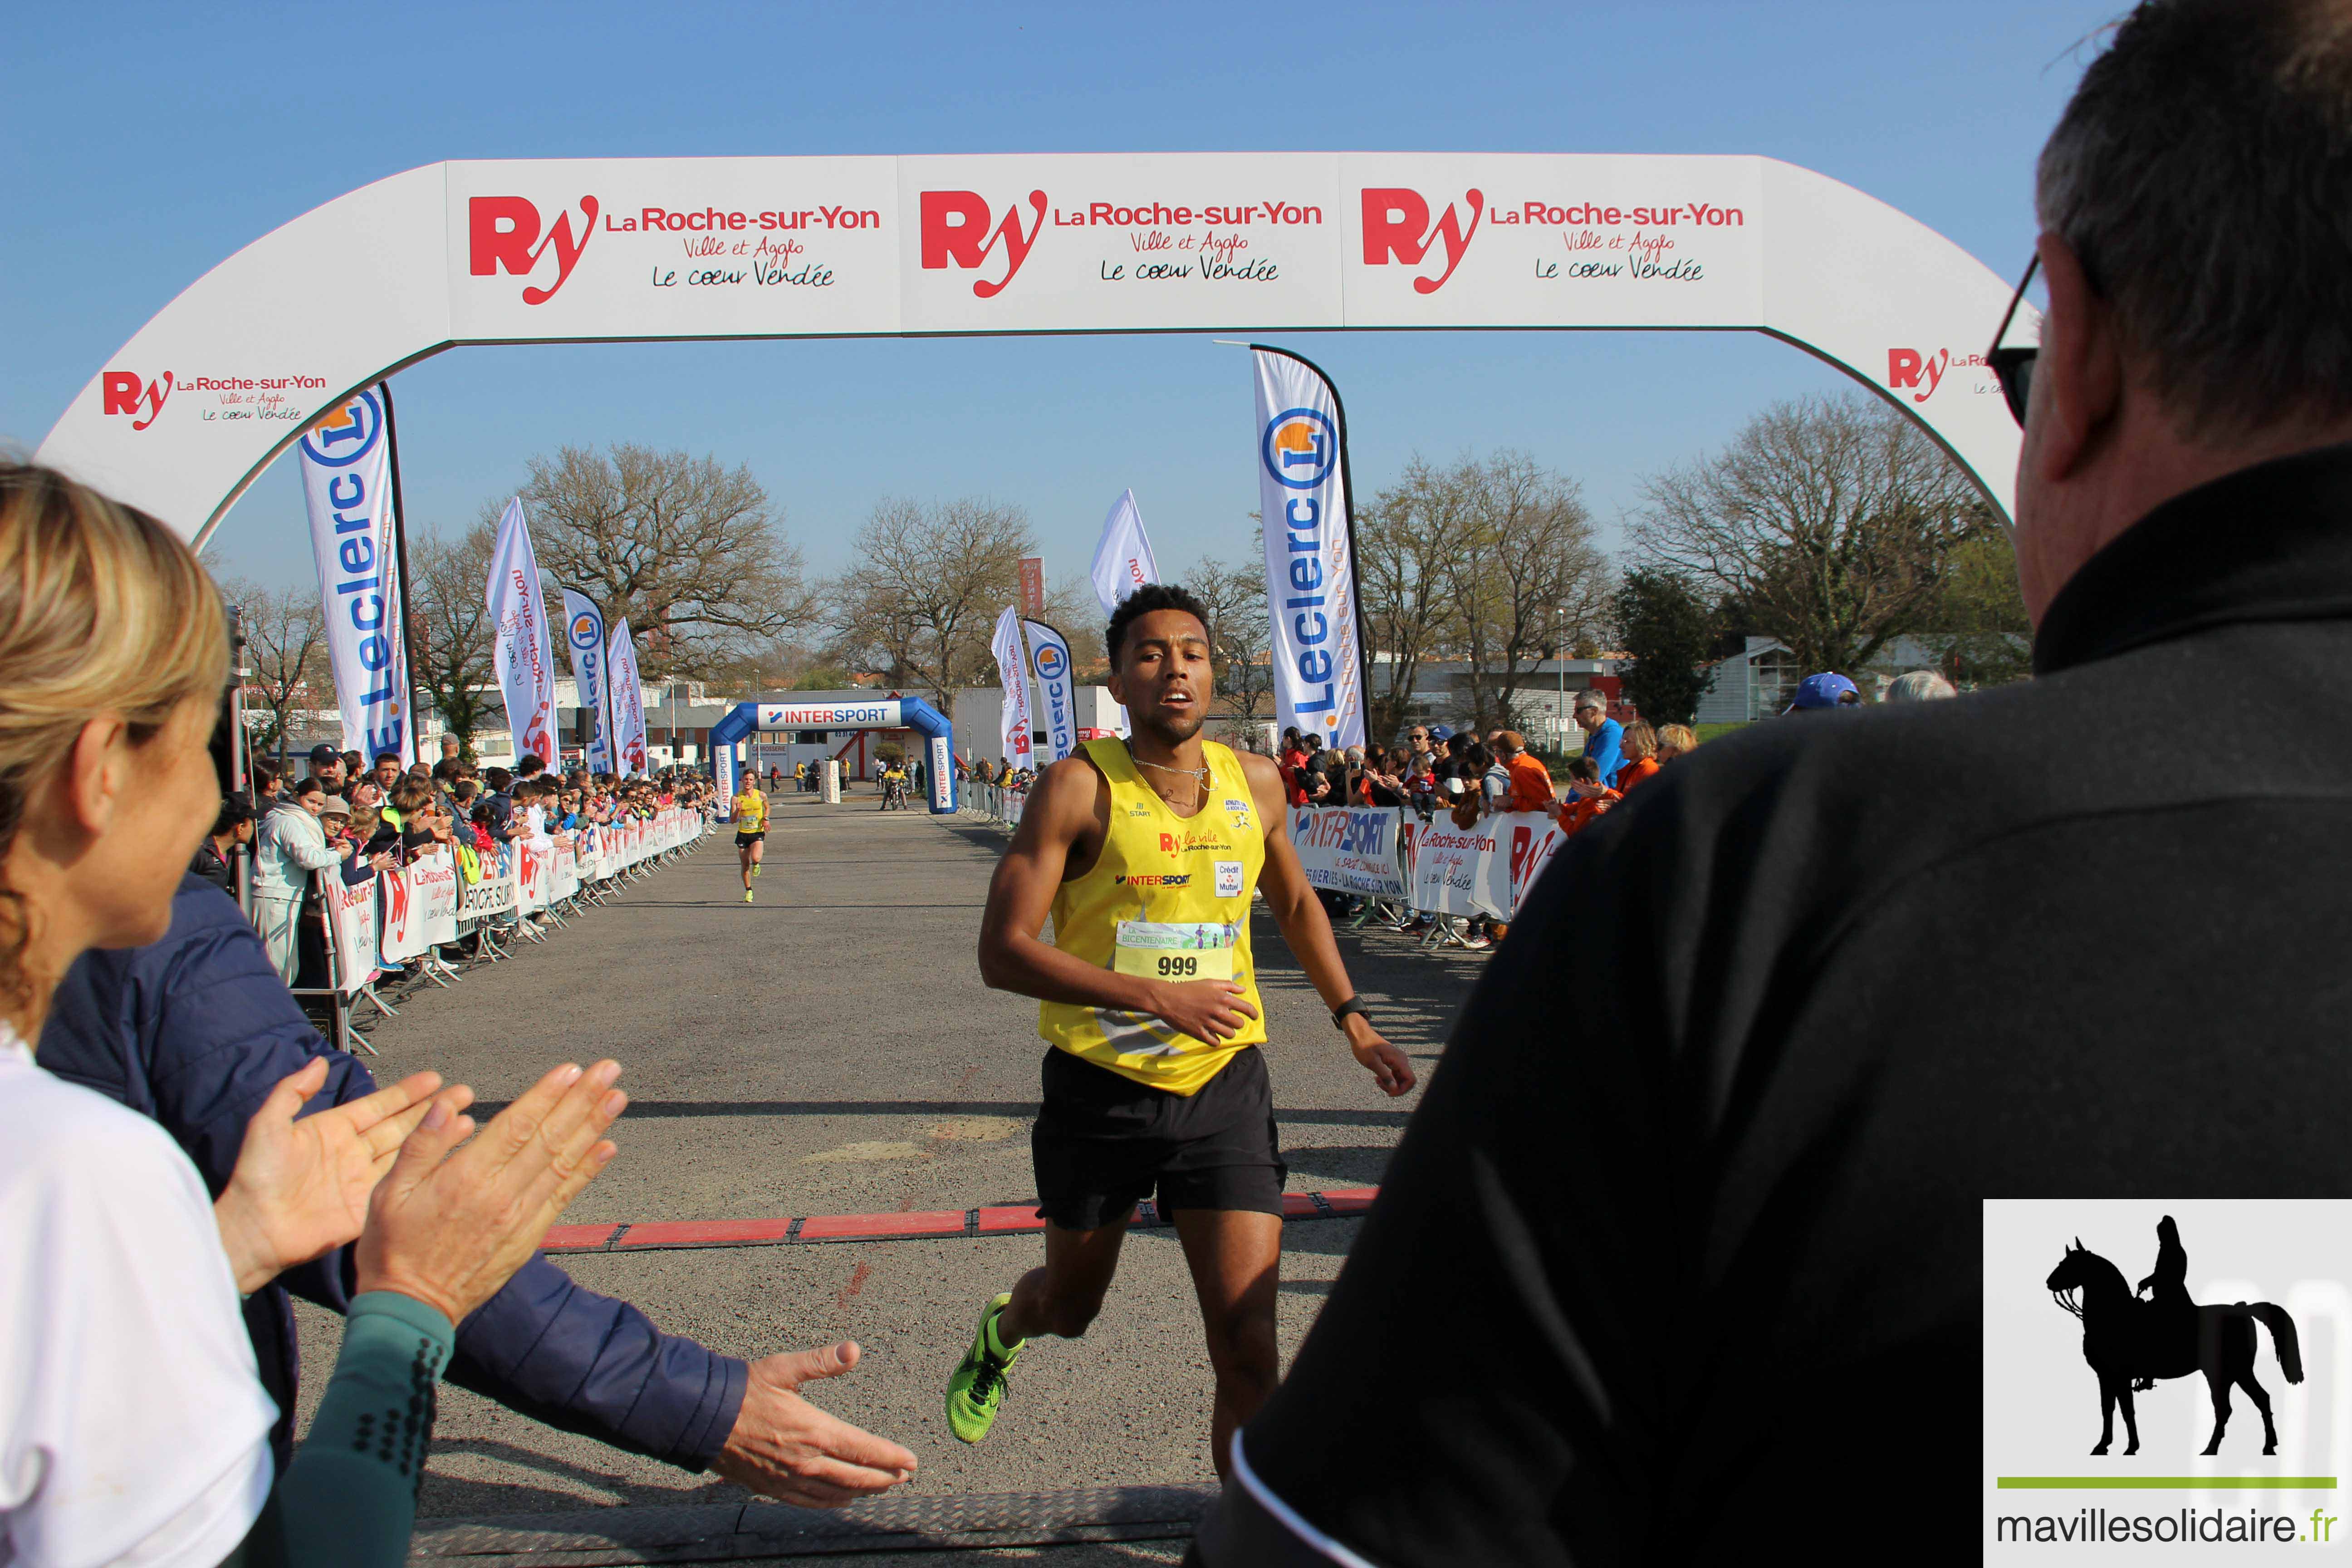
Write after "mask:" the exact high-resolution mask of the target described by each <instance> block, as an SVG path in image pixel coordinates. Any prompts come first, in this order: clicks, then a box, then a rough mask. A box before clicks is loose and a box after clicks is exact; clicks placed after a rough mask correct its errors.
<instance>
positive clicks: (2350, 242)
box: [2034, 0, 2352, 435]
mask: <svg viewBox="0 0 2352 1568" xmlns="http://www.w3.org/2000/svg"><path fill="white" fill-rule="evenodd" d="M2034 209H2035V213H2036V216H2038V217H2039V219H2040V221H2041V225H2042V228H2043V229H2044V230H2046V231H2047V232H2049V233H2051V234H2053V235H2056V236H2057V237H2059V238H2061V239H2063V240H2064V241H2065V242H2066V245H2067V247H2068V248H2070V249H2071V250H2073V251H2074V256H2075V258H2076V259H2077V260H2078V261H2080V262H2081V264H2082V267H2083V271H2084V277H2085V278H2086V279H2087V280H2088V281H2089V283H2090V285H2091V288H2092V289H2093V291H2094V292H2095V293H2096V294H2098V295H2099V296H2100V297H2101V298H2102V299H2103V300H2105V301H2107V303H2108V304H2109V305H2111V306H2112V307H2113V309H2114V310H2115V312H2116V317H2117V319H2118V321H2119V322H2120V324H2121V326H2122V329H2123V332H2124V335H2125V339H2126V342H2127V344H2128V345H2129V346H2130V348H2131V349H2132V350H2133V351H2134V352H2135V353H2136V354H2137V357H2139V358H2140V359H2141V360H2142V361H2143V362H2144V366H2145V374H2147V375H2148V377H2149V379H2150V381H2151V382H2152V383H2153V384H2154V385H2155V388H2156V390H2157V393H2158V395H2159V396H2160V397H2162V398H2163V399H2164V401H2165V402H2166V403H2167V404H2168V405H2170V407H2171V408H2172V409H2173V411H2174V412H2175V414H2176V415H2177V416H2179V417H2181V418H2182V419H2184V420H2185V421H2187V422H2189V425H2190V427H2191V428H2192V429H2194V430H2195V431H2196V432H2197V433H2199V434H2221V435H2243V434H2248V433H2251V432H2252V431H2255V430H2259V429H2263V428H2264V427H2266V426H2273V425H2276V424H2280V423H2283V422H2289V421H2303V420H2327V419H2333V418H2336V417H2338V416H2343V415H2345V414H2347V413H2352V5H2345V4H2344V3H2343V0H2144V3H2143V4H2141V5H2139V6H2138V7H2137V9H2135V10H2134V11H2133V12H2132V13H2131V15H2130V16H2126V18H2125V19H2124V20H2123V22H2122V23H2121V24H2120V25H2119V26H2116V29H2115V33H2114V37H2112V39H2111V40H2110V42H2109V45H2108V47H2107V48H2106V50H2105V52H2104V53H2102V54H2101V55H2100V56H2099V58H2097V59H2095V60H2094V61H2092V62H2091V66H2090V68H2089V69H2088V70H2086V71H2084V73H2083V80H2082V83H2081V85H2080V86H2079V87H2077V88H2076V89H2074V99H2073V100H2072V101H2071V102H2069V103H2068V104H2067V106H2066V112H2065V114H2064V116H2063V118H2061V119H2060V121H2059V122H2058V128H2057V129H2056V130H2055V131H2053V132H2051V135H2050V140H2049V142H2048V143H2047V144H2046V145H2044V146H2043V148H2042V159H2041V163H2040V165H2039V167H2038V169H2037V171H2036V180H2035V188H2034Z"/></svg>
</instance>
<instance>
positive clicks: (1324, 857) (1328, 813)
mask: <svg viewBox="0 0 2352 1568" xmlns="http://www.w3.org/2000/svg"><path fill="white" fill-rule="evenodd" d="M1403 825H1404V813H1403V812H1402V810H1400V809H1398V808H1397V807H1395V806H1385V805H1384V806H1323V807H1309V806H1303V805H1300V806H1293V807H1292V808H1291V811H1290V843H1291V847H1293V848H1295V849H1297V851H1298V864H1299V866H1300V867H1301V868H1303V869H1304V870H1305V871H1306V873H1307V884H1308V885H1309V886H1311V887H1316V888H1321V889H1327V890H1328V891H1331V892H1335V893H1360V894H1362V895H1364V896H1365V897H1366V898H1373V899H1402V898H1403V897H1404V896H1405V882H1404V862H1403V858H1402V854H1401V852H1400V849H1399V846H1398V835H1399V834H1400V832H1401V831H1402V827H1403Z"/></svg>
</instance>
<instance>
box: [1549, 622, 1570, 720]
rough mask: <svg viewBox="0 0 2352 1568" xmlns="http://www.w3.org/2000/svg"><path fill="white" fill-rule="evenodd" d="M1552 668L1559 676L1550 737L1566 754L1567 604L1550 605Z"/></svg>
mask: <svg viewBox="0 0 2352 1568" xmlns="http://www.w3.org/2000/svg"><path fill="white" fill-rule="evenodd" d="M1551 608H1552V650H1551V657H1552V669H1553V672H1554V673H1555V674H1557V675H1558V676H1559V706H1558V707H1556V708H1554V709H1553V710H1552V713H1551V732H1552V739H1553V740H1554V741H1556V742H1558V743H1559V754H1560V755H1561V756H1563V757H1565V756H1567V755H1568V606H1567V605H1553V606H1552V607H1551Z"/></svg>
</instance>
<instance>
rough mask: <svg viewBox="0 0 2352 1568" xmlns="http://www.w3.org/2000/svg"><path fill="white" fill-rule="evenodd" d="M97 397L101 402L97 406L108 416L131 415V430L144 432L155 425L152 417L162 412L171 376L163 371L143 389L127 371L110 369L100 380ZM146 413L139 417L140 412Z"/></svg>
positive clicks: (170, 386) (170, 389)
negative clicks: (144, 411) (145, 411)
mask: <svg viewBox="0 0 2352 1568" xmlns="http://www.w3.org/2000/svg"><path fill="white" fill-rule="evenodd" d="M99 389H100V391H99V395H100V397H101V398H102V399H104V401H103V403H102V404H101V405H100V406H101V407H102V408H103V410H104V411H105V412H106V413H108V414H128V415H130V416H131V428H132V429H133V430H144V429H145V428H147V426H150V425H152V424H153V423H155V416H157V415H158V414H161V413H163V400H164V399H165V398H167V397H169V396H171V395H172V373H171V372H170V371H168V370H167V371H165V372H164V373H163V374H161V375H159V376H157V377H156V378H155V379H154V380H152V381H151V382H149V383H147V384H145V385H144V386H142V385H141V384H140V382H139V378H138V377H137V376H135V375H133V374H131V373H130V372H129V371H127V370H110V371H108V372H107V373H106V374H104V375H103V376H100V378H99ZM142 408H144V409H146V410H147V415H146V417H144V418H141V417H139V411H140V409H142Z"/></svg>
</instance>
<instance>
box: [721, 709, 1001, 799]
mask: <svg viewBox="0 0 2352 1568" xmlns="http://www.w3.org/2000/svg"><path fill="white" fill-rule="evenodd" d="M761 730H912V731H916V732H917V733H918V734H919V735H921V736H922V737H923V756H924V760H925V762H926V763H929V768H930V790H929V795H930V800H929V805H930V808H931V815H932V816H950V815H952V814H953V813H954V811H955V809H956V777H955V762H954V760H953V757H954V750H955V727H954V726H953V725H952V724H950V723H949V722H948V721H947V719H946V718H945V717H944V716H942V715H941V714H940V710H938V709H936V708H934V707H932V706H931V705H930V704H929V703H928V702H926V701H924V700H922V699H921V698H919V697H881V698H877V699H876V700H873V701H871V702H795V701H793V700H792V699H791V697H790V696H789V695H786V696H780V697H773V698H770V697H755V698H753V699H752V700H751V701H749V702H738V703H737V704H736V705H735V706H734V707H732V708H730V709H729V710H727V714H726V716H725V717H724V718H722V719H720V720H719V722H718V723H716V724H713V725H712V726H711V727H710V766H711V776H712V778H713V779H714V780H715V781H716V782H717V784H718V785H719V794H720V795H733V794H734V793H735V748H736V747H737V746H739V745H740V744H741V743H742V742H744V741H746V740H748V739H749V738H750V737H751V735H753V734H755V733H757V732H758V731H761Z"/></svg>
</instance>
